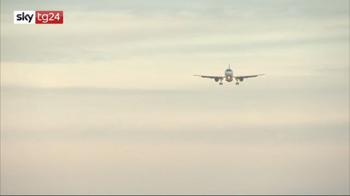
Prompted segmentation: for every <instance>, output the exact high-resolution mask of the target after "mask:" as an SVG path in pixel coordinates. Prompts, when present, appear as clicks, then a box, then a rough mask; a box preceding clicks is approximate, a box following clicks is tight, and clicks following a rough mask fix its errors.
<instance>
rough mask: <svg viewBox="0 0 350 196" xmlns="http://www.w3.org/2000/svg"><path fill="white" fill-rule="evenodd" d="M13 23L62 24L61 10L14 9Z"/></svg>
mask: <svg viewBox="0 0 350 196" xmlns="http://www.w3.org/2000/svg"><path fill="white" fill-rule="evenodd" d="M13 17H14V24H63V11H46V10H45V11H14V12H13Z"/></svg>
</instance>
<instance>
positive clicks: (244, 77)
mask: <svg viewBox="0 0 350 196" xmlns="http://www.w3.org/2000/svg"><path fill="white" fill-rule="evenodd" d="M262 75H264V74H256V75H246V76H234V78H235V79H238V80H241V81H242V80H243V79H246V78H255V77H258V76H262Z"/></svg>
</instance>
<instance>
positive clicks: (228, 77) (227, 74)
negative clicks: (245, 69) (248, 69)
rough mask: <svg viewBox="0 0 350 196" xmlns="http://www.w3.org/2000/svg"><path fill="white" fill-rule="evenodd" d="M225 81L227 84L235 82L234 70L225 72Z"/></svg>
mask: <svg viewBox="0 0 350 196" xmlns="http://www.w3.org/2000/svg"><path fill="white" fill-rule="evenodd" d="M225 80H226V81H227V82H232V80H233V71H232V69H230V68H228V69H226V70H225Z"/></svg>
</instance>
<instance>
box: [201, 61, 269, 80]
mask: <svg viewBox="0 0 350 196" xmlns="http://www.w3.org/2000/svg"><path fill="white" fill-rule="evenodd" d="M262 75H264V74H256V75H245V76H234V75H233V71H232V69H231V66H230V65H228V68H227V69H226V70H225V75H224V76H206V75H194V76H199V77H202V78H209V79H214V80H215V82H219V81H220V82H219V84H220V85H222V84H223V83H222V81H223V80H224V79H225V80H226V82H232V81H233V79H235V80H236V85H238V84H239V82H243V80H244V79H246V78H255V77H258V76H262Z"/></svg>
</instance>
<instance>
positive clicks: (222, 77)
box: [193, 75, 225, 81]
mask: <svg viewBox="0 0 350 196" xmlns="http://www.w3.org/2000/svg"><path fill="white" fill-rule="evenodd" d="M193 76H199V77H202V78H209V79H214V80H215V81H218V80H223V79H224V78H225V77H224V76H205V75H193Z"/></svg>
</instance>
